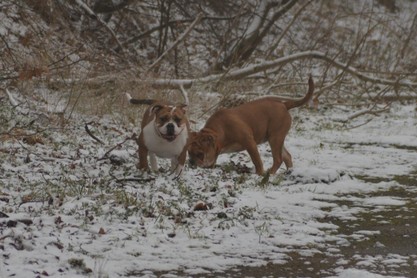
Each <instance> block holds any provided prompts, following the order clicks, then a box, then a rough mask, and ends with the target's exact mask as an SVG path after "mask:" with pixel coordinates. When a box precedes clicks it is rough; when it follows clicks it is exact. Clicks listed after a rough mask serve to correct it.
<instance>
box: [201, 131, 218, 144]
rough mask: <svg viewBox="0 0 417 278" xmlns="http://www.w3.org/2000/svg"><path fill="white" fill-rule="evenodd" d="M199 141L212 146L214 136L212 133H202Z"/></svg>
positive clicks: (214, 140) (214, 139)
mask: <svg viewBox="0 0 417 278" xmlns="http://www.w3.org/2000/svg"><path fill="white" fill-rule="evenodd" d="M201 141H202V142H204V143H207V144H209V145H211V146H213V147H214V146H215V142H216V137H215V135H213V134H204V136H203V138H202V140H201Z"/></svg>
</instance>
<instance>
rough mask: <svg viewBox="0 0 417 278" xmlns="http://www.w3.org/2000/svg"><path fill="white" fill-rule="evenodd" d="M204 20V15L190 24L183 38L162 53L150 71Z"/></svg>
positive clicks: (179, 38)
mask: <svg viewBox="0 0 417 278" xmlns="http://www.w3.org/2000/svg"><path fill="white" fill-rule="evenodd" d="M202 18H203V14H201V13H200V14H199V15H198V16H197V17H196V19H195V20H194V21H193V22H192V23H191V24H190V26H188V28H187V29H186V30H185V31H184V33H182V34H181V36H179V37H178V39H177V40H176V41H175V42H173V44H172V45H171V46H170V47H168V49H167V50H166V51H165V52H164V53H162V55H161V56H159V58H158V59H156V61H155V62H153V63H152V65H150V66H149V68H148V71H150V70H151V69H152V68H154V67H155V66H156V65H157V64H159V63H160V62H161V61H162V59H163V58H164V57H165V56H166V55H167V54H168V52H169V51H171V50H172V49H174V48H175V47H176V46H177V45H178V44H179V43H180V42H181V41H182V40H184V39H185V38H186V37H187V35H188V34H189V33H190V32H191V30H193V28H194V26H195V25H197V24H198V23H199V22H200V21H201V19H202Z"/></svg>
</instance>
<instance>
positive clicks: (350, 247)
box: [162, 172, 417, 277]
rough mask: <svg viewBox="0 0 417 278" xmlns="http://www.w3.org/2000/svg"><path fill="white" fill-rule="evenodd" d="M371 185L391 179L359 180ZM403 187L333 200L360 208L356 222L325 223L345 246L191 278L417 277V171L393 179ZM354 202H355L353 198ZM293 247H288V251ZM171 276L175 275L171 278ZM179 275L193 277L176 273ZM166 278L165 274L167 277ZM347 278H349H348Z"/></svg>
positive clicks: (298, 251)
mask: <svg viewBox="0 0 417 278" xmlns="http://www.w3.org/2000/svg"><path fill="white" fill-rule="evenodd" d="M356 178H357V179H360V180H362V181H366V182H367V183H370V184H377V183H379V182H386V181H387V179H379V178H374V177H366V176H360V177H356ZM393 180H395V181H396V182H397V183H398V186H396V187H395V186H394V187H391V188H389V190H381V191H376V192H372V193H368V194H358V193H357V194H354V196H352V194H350V195H347V196H343V195H342V196H340V197H347V198H346V199H347V200H346V201H334V202H333V203H334V204H336V205H337V206H338V207H343V206H347V207H349V208H352V207H356V206H358V208H359V211H360V212H359V213H358V214H356V215H355V218H354V219H344V220H341V219H339V218H334V217H325V218H323V219H321V221H323V222H325V223H331V224H334V225H337V226H338V227H339V228H338V229H337V230H336V231H333V232H332V233H334V234H335V235H337V237H339V238H340V237H341V238H344V239H345V241H343V243H342V244H340V242H334V243H332V242H330V243H328V244H326V247H325V248H323V247H321V248H316V247H312V249H314V250H315V251H314V252H313V254H311V253H310V252H307V253H309V254H308V255H303V253H304V251H311V250H308V247H304V248H305V249H294V251H291V252H288V253H286V255H287V256H288V257H289V259H288V260H287V262H286V263H284V264H272V263H266V265H264V266H261V267H245V266H241V267H237V268H234V269H231V270H229V271H227V272H221V273H212V274H204V275H192V277H332V276H336V277H337V276H338V275H339V274H340V272H341V271H343V270H344V269H358V270H364V271H367V273H368V274H369V273H373V274H378V275H381V276H389V277H392V276H394V277H417V182H416V181H417V172H413V173H411V174H410V175H407V176H395V177H393ZM352 197H353V198H352ZM384 197H389V198H390V199H391V198H394V199H395V198H397V199H398V200H401V201H403V202H405V205H393V206H387V205H384V206H380V205H378V204H374V205H372V204H369V205H366V206H364V205H363V203H362V202H360V203H356V202H354V201H352V199H355V198H356V199H361V200H364V199H365V200H366V199H370V198H382V199H383V198H384ZM287 247H288V246H287ZM171 274H172V273H171ZM175 275H178V276H188V275H186V274H184V273H175ZM162 276H163V274H162ZM343 277H349V275H348V276H346V275H345V276H343Z"/></svg>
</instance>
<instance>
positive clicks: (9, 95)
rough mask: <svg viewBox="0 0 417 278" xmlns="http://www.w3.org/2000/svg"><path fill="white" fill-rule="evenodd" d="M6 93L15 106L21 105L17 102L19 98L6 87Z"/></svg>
mask: <svg viewBox="0 0 417 278" xmlns="http://www.w3.org/2000/svg"><path fill="white" fill-rule="evenodd" d="M6 94H7V96H8V97H9V101H10V104H11V105H12V106H13V107H16V106H18V105H19V103H18V102H17V100H16V99H15V98H14V97H13V95H12V94H11V93H10V92H9V90H8V89H7V88H6Z"/></svg>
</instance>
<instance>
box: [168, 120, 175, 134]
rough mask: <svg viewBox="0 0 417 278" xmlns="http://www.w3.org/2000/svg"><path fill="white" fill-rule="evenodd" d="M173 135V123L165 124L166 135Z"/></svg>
mask: <svg viewBox="0 0 417 278" xmlns="http://www.w3.org/2000/svg"><path fill="white" fill-rule="evenodd" d="M174 134H175V126H174V124H173V123H169V124H167V135H174Z"/></svg>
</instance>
